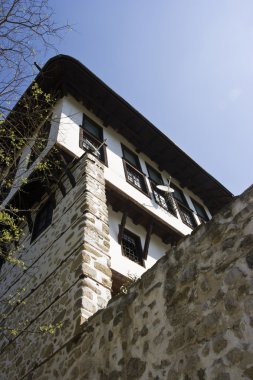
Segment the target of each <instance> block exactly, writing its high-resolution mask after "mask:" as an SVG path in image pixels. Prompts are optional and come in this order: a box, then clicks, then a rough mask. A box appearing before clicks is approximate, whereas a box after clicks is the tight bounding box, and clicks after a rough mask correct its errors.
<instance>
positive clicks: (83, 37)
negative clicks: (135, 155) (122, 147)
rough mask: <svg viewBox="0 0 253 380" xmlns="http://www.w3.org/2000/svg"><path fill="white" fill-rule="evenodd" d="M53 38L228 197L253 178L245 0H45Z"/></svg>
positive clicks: (252, 77)
mask: <svg viewBox="0 0 253 380" xmlns="http://www.w3.org/2000/svg"><path fill="white" fill-rule="evenodd" d="M49 3H50V4H51V5H52V7H53V8H54V10H55V19H56V21H57V22H59V23H66V22H67V21H68V22H69V24H71V25H72V27H73V31H71V32H68V33H66V35H65V37H64V38H63V40H62V41H61V42H60V43H59V44H58V51H59V53H62V54H69V55H71V56H73V57H75V58H77V59H78V60H80V61H81V62H82V63H83V64H85V65H86V66H87V67H88V68H89V69H90V70H91V71H93V72H94V73H95V74H96V75H97V76H99V77H100V78H101V79H102V80H103V81H104V82H105V83H107V84H108V85H109V86H110V87H111V88H112V89H113V90H115V91H116V92H117V93H118V94H119V95H121V96H122V97H123V98H124V99H125V100H127V101H128V102H129V103H130V104H131V105H132V106H134V107H135V108H136V109H137V110H138V111H139V112H141V113H142V114H143V115H144V116H145V117H146V118H148V119H149V120H150V121H151V122H153V123H154V124H155V125H156V126H157V127H158V128H159V129H161V130H162V131H163V132H164V133H165V134H166V135H167V136H169V137H170V138H171V139H172V140H173V141H174V142H175V143H176V144H177V145H178V146H179V147H180V148H182V149H183V150H184V151H185V152H186V153H187V154H188V155H190V156H191V157H192V158H193V159H194V160H196V161H197V162H198V163H199V164H200V165H201V166H202V167H203V168H204V169H205V170H207V171H208V172H209V173H210V174H212V175H213V176H214V177H215V178H217V179H218V180H219V181H220V182H221V183H222V184H223V185H224V186H226V187H227V188H228V189H229V190H230V191H232V192H233V193H234V194H235V195H237V194H239V193H241V192H242V191H243V190H244V189H245V188H246V187H248V186H249V185H250V184H251V183H253V170H252V162H253V148H252V144H253V1H252V0H238V1H237V0H157V1H154V0H124V1H123V0H106V1H105V0H104V1H103V0H90V1H89V0H75V1H69V0H61V1H59V0H50V1H49ZM42 63H44V62H40V64H42Z"/></svg>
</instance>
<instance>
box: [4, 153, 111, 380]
mask: <svg viewBox="0 0 253 380" xmlns="http://www.w3.org/2000/svg"><path fill="white" fill-rule="evenodd" d="M72 174H73V176H74V178H75V181H76V185H75V186H74V187H72V185H71V183H70V181H69V178H68V177H67V176H65V177H64V179H63V185H64V187H65V189H66V195H64V196H63V195H62V193H61V191H60V190H59V188H56V189H55V198H56V207H55V209H54V213H53V220H52V224H51V226H50V227H48V229H46V230H45V231H44V232H43V233H42V234H41V235H40V236H39V238H38V239H37V240H36V241H35V242H34V243H33V244H32V245H30V238H31V235H30V234H29V232H28V231H25V236H24V241H23V246H24V248H23V251H24V253H23V255H22V257H21V258H22V259H23V260H24V261H25V263H26V265H27V270H25V271H23V270H21V269H20V268H18V267H12V266H11V265H9V264H7V263H6V264H5V265H4V266H3V268H2V270H1V273H0V276H1V300H2V305H1V314H6V315H8V318H7V320H6V322H5V326H6V327H7V328H16V329H20V331H18V334H17V335H16V336H15V337H13V336H12V335H11V334H9V333H8V330H5V331H4V333H3V334H1V344H0V352H1V355H0V363H1V364H0V366H1V375H0V378H1V380H2V379H11V380H13V379H23V378H27V377H29V376H31V373H33V372H34V368H35V367H37V366H38V365H40V363H42V362H44V361H47V360H48V358H49V357H50V356H51V355H54V354H55V352H57V351H58V350H59V349H60V348H61V347H62V346H63V345H64V344H66V342H67V341H69V340H70V339H71V338H73V337H74V336H76V334H77V332H78V331H79V329H80V326H81V325H82V323H83V322H84V321H85V320H87V318H88V317H89V316H91V315H92V314H94V313H95V312H96V311H97V310H98V309H100V308H103V307H105V306H106V304H107V302H108V300H109V299H110V297H111V293H110V289H111V272H110V259H109V256H108V251H109V227H108V214H107V207H106V199H105V183H104V175H103V165H102V164H101V163H100V162H99V161H98V160H97V159H96V158H94V157H93V156H92V155H90V154H87V155H85V156H83V157H82V158H81V159H80V160H79V161H78V163H77V164H76V165H75V166H74V167H73V168H72ZM19 293H20V296H19V297H18V298H20V299H21V301H22V302H21V303H19V302H18V303H17V302H15V298H17V296H16V295H17V294H19ZM13 295H14V298H13V302H11V301H10V302H8V303H5V302H3V301H7V300H12V297H13ZM57 322H63V327H62V328H61V329H60V330H58V331H57V332H56V334H55V335H52V336H51V335H49V334H46V335H45V334H41V333H38V330H39V328H40V327H41V326H44V325H49V324H50V323H53V324H56V323H57ZM0 326H1V327H2V326H3V322H1V324H0ZM52 378H54V375H52Z"/></svg>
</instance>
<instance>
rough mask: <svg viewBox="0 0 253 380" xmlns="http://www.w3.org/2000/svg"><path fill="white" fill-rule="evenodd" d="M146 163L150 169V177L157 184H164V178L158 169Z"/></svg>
mask: <svg viewBox="0 0 253 380" xmlns="http://www.w3.org/2000/svg"><path fill="white" fill-rule="evenodd" d="M146 165H147V169H148V174H149V178H150V179H151V180H152V181H154V182H155V183H156V184H158V185H163V180H162V176H161V174H160V173H159V172H158V171H157V170H155V169H153V168H151V166H149V165H148V164H146Z"/></svg>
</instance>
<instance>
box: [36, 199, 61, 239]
mask: <svg viewBox="0 0 253 380" xmlns="http://www.w3.org/2000/svg"><path fill="white" fill-rule="evenodd" d="M54 206H55V200H54V198H50V199H49V200H48V201H47V202H46V203H44V205H43V206H42V207H41V209H40V210H39V211H38V214H37V215H36V218H35V221H34V226H33V233H32V238H31V242H32V241H33V240H35V239H36V238H37V237H38V236H39V235H40V234H41V233H42V232H43V231H44V230H45V229H46V228H47V227H48V226H49V225H50V224H51V222H52V218H53V209H54Z"/></svg>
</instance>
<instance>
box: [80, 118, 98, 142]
mask: <svg viewBox="0 0 253 380" xmlns="http://www.w3.org/2000/svg"><path fill="white" fill-rule="evenodd" d="M83 128H85V129H86V130H87V131H88V132H89V133H91V134H92V135H93V136H94V137H96V138H97V139H98V140H103V132H102V129H101V128H100V127H99V126H98V125H96V124H94V123H93V122H92V121H90V120H89V119H87V118H85V117H84V120H83Z"/></svg>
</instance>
